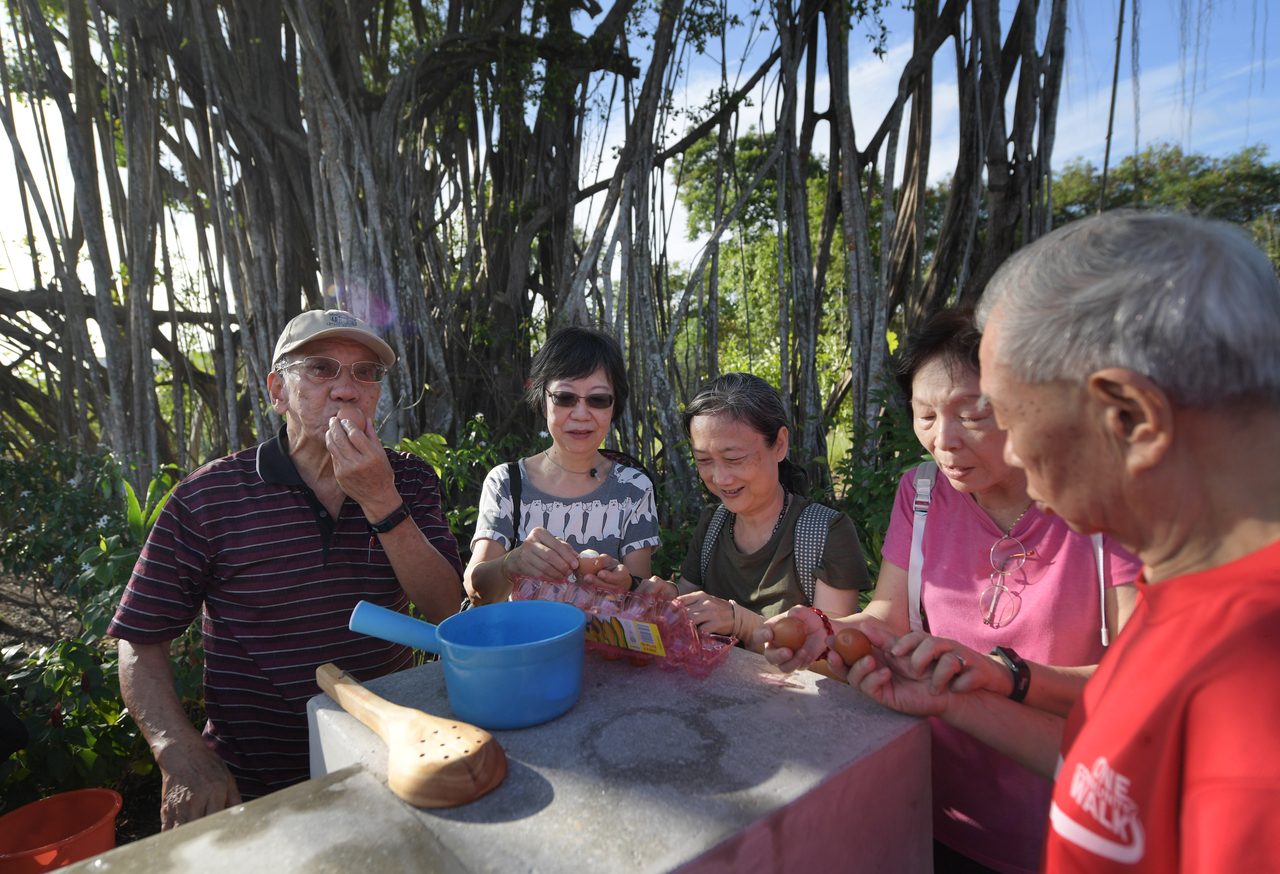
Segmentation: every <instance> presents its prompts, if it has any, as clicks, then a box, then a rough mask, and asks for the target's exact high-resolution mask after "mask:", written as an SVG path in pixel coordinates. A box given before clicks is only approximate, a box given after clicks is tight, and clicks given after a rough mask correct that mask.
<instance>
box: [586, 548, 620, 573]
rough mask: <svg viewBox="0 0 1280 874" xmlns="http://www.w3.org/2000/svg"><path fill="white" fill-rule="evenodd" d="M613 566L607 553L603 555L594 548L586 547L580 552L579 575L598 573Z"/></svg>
mask: <svg viewBox="0 0 1280 874" xmlns="http://www.w3.org/2000/svg"><path fill="white" fill-rule="evenodd" d="M609 567H613V565H612V564H611V560H610V558H609V556H607V555H601V554H600V553H598V552H596V551H595V550H594V549H584V550H582V552H580V553H578V576H579V577H584V576H586V575H587V574H598V573H600V571H602V570H604V569H605V568H609Z"/></svg>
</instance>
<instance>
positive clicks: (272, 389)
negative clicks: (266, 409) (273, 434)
mask: <svg viewBox="0 0 1280 874" xmlns="http://www.w3.org/2000/svg"><path fill="white" fill-rule="evenodd" d="M267 396H268V397H269V398H271V409H272V410H273V411H275V412H276V413H277V414H279V415H281V416H283V415H284V411H285V409H286V408H287V407H288V406H289V402H288V399H287V397H286V395H285V382H284V376H283V375H282V374H281V373H280V372H279V371H277V370H272V371H271V372H270V373H268V374H267Z"/></svg>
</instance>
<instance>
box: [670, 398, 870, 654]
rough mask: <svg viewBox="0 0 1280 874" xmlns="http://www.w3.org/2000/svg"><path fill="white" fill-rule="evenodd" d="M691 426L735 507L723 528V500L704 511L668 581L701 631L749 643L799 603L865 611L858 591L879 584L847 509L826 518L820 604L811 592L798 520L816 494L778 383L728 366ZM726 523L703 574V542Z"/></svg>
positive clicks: (711, 478) (696, 448) (713, 481)
mask: <svg viewBox="0 0 1280 874" xmlns="http://www.w3.org/2000/svg"><path fill="white" fill-rule="evenodd" d="M684 427H685V430H686V431H687V432H688V434H689V441H690V444H691V445H692V447H693V458H694V461H695V463H696V464H697V467H698V475H699V476H701V477H702V482H703V483H704V484H705V485H706V487H707V489H708V491H710V492H711V493H712V494H713V495H715V496H716V497H717V498H719V499H720V501H721V502H722V503H723V505H724V508H725V509H726V510H727V511H728V513H727V514H721V517H720V520H719V525H718V526H716V524H715V523H714V522H713V520H714V518H715V515H716V510H717V509H718V506H716V505H713V506H710V507H708V508H707V509H706V510H705V511H704V512H703V514H702V518H701V519H700V520H699V522H698V528H697V531H696V533H695V534H694V537H693V542H692V543H691V544H690V545H689V553H688V555H687V556H686V557H685V560H684V564H683V565H682V566H681V568H680V578H679V581H678V582H677V583H676V585H675V586H674V587H672V586H671V584H662V585H661V586H660V587H658V588H660V589H661V590H662V591H665V592H666V593H667V594H673V593H674V592H675V591H676V590H678V591H679V593H680V600H681V601H683V602H684V605H685V607H686V608H687V609H688V611H689V616H690V618H691V619H693V621H694V622H695V623H696V624H697V625H698V627H699V630H701V631H703V632H706V633H711V634H732V635H733V636H734V637H737V638H738V639H739V640H741V641H744V642H748V643H749V642H750V640H751V633H752V632H753V631H754V630H755V628H756V627H757V626H758V625H759V624H760V623H761V622H763V621H764V619H767V618H770V617H772V616H776V615H778V614H780V613H785V612H786V611H787V610H789V609H791V608H792V607H794V606H796V605H797V604H802V605H807V606H813V607H817V608H818V609H819V610H821V611H822V612H824V613H829V614H831V615H832V616H848V615H850V614H852V613H856V612H857V610H858V590H859V589H869V588H870V587H871V580H870V578H869V576H868V575H867V564H866V561H865V560H864V559H863V556H862V547H861V546H860V545H859V543H858V535H857V533H856V532H855V531H854V527H853V522H852V521H851V520H850V519H849V517H848V516H846V515H844V514H843V513H835V512H834V511H831V512H829V513H827V514H825V515H824V516H822V517H819V518H820V519H821V521H820V522H819V523H818V524H823V525H826V526H827V537H826V544H825V548H824V549H823V552H822V555H821V557H820V558H818V560H817V563H816V565H813V582H814V585H813V592H814V593H813V603H812V604H810V602H809V599H808V598H807V597H806V596H805V594H804V591H803V590H802V586H801V584H800V579H799V576H800V575H799V574H798V572H797V569H796V550H795V541H796V525H797V522H799V520H800V517H801V513H802V511H803V510H804V508H805V507H806V506H808V505H809V503H810V501H809V499H808V498H806V497H804V496H803V494H802V493H803V491H804V488H805V476H804V471H803V470H801V468H800V467H799V466H798V465H796V464H795V463H794V462H792V461H791V460H790V459H788V458H787V446H788V442H787V441H788V436H789V433H790V432H789V429H788V427H787V415H786V410H785V409H784V407H783V405H782V399H781V398H780V397H778V393H777V392H776V391H775V390H774V389H773V387H772V386H770V385H769V384H768V383H767V382H765V381H764V380H763V379H760V378H759V377H756V376H752V375H750V374H746V373H726V374H723V375H722V376H719V377H717V378H716V379H713V380H711V381H710V382H708V383H707V384H706V385H704V386H703V387H702V389H701V390H700V391H699V392H698V394H697V395H696V396H695V397H694V399H693V400H692V401H691V402H690V403H689V405H688V407H687V408H686V409H685V413H684ZM716 527H718V531H717V532H716V535H715V542H714V544H713V545H712V549H711V553H710V555H709V556H707V557H706V559H707V560H706V579H703V573H702V568H703V560H704V555H703V543H704V541H705V540H706V536H707V530H708V528H713V530H714V529H715V528H716ZM655 582H656V581H655ZM646 588H650V589H651V590H653V587H646Z"/></svg>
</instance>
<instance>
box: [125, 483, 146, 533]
mask: <svg viewBox="0 0 1280 874" xmlns="http://www.w3.org/2000/svg"><path fill="white" fill-rule="evenodd" d="M124 491H125V496H126V499H127V501H128V510H129V514H128V515H129V533H130V534H132V535H133V536H134V539H135V540H137V541H138V542H139V543H141V542H142V538H143V531H142V507H140V506H139V505H138V496H137V495H136V494H135V493H134V491H133V486H131V485H129V481H128V480H124Z"/></svg>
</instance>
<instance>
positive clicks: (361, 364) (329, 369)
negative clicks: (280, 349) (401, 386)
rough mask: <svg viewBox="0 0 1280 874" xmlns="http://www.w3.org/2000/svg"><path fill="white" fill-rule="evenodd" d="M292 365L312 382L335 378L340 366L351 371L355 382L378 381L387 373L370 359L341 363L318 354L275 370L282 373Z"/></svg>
mask: <svg viewBox="0 0 1280 874" xmlns="http://www.w3.org/2000/svg"><path fill="white" fill-rule="evenodd" d="M294 367H301V368H302V372H303V373H304V374H306V376H307V378H308V379H310V380H312V381H314V382H327V381H328V380H331V379H337V378H338V376H339V375H341V373H342V368H344V367H345V368H347V369H348V370H350V371H351V376H352V377H353V378H354V379H355V381H356V382H365V383H378V382H382V380H383V378H384V377H385V376H386V375H387V368H385V367H383V366H382V365H381V364H375V363H374V362H372V361H357V362H355V363H354V364H343V363H342V362H341V361H338V360H337V359H335V358H325V357H323V356H320V355H308V356H307V357H306V358H304V359H302V360H301V361H295V362H293V363H292V364H282V365H280V366H279V367H277V368H276V370H278V371H280V372H281V373H283V372H284V371H286V370H289V369H290V368H294Z"/></svg>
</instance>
